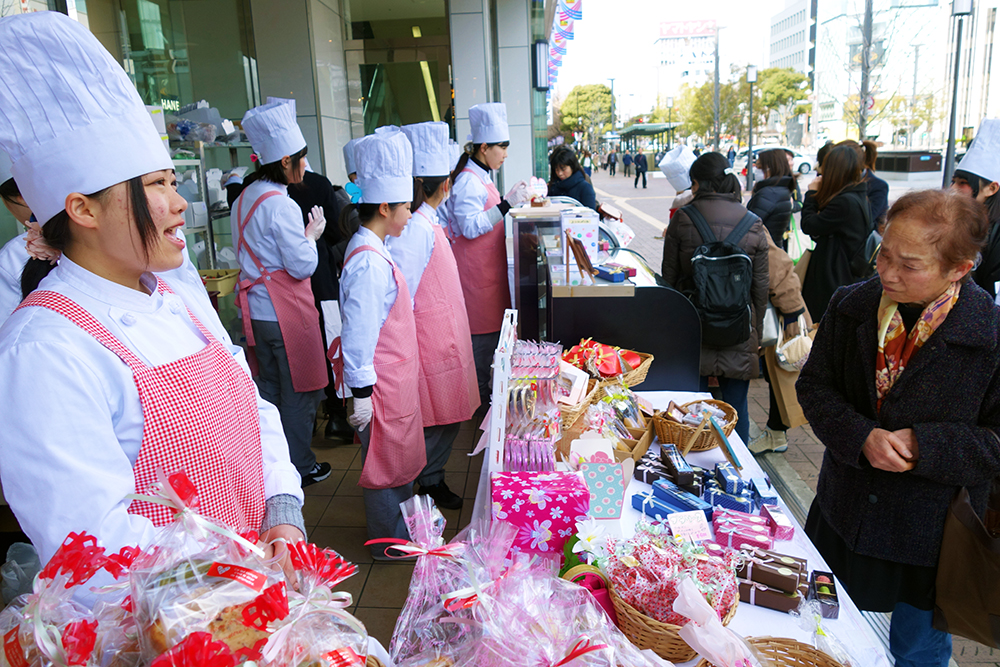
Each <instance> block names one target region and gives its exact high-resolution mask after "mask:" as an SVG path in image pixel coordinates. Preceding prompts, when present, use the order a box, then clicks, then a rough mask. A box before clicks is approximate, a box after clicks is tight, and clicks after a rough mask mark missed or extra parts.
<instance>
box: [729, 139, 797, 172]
mask: <svg viewBox="0 0 1000 667" xmlns="http://www.w3.org/2000/svg"><path fill="white" fill-rule="evenodd" d="M775 148H780V149H781V150H785V151H791V152H792V155H793V160H794V162H793V165H792V169H794V170H795V171H797V172H799V173H800V174H808V173H809V172H810V171H812V170H813V168H814V167H815V166H816V156H815V155H804V154H802V153H800V152H799V151H797V150H794V149H792V148H785V147H784V146H754V148H753V156H754V160H756V159H757V156H758V155H759V154H760V153H761V151H769V150H773V149H775ZM734 167H735V168H736V169H737V170H738V171H739V173H740V174H741V175H743V176H746V175H747V151H746V149H745V148H744V149H743V150H741V151H740V152H739V153H737V154H736V162H735V164H734Z"/></svg>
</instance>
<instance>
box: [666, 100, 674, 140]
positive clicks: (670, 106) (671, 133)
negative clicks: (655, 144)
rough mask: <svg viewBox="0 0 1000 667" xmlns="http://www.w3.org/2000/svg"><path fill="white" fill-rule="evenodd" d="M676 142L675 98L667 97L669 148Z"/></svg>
mask: <svg viewBox="0 0 1000 667" xmlns="http://www.w3.org/2000/svg"><path fill="white" fill-rule="evenodd" d="M673 143H674V98H672V97H668V98H667V150H668V151H669V150H670V149H671V148H672V147H673Z"/></svg>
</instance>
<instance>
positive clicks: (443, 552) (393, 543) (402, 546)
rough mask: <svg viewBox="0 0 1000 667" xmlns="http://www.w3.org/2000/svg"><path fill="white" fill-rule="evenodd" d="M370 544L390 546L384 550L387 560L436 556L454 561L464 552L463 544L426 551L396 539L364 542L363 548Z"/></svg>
mask: <svg viewBox="0 0 1000 667" xmlns="http://www.w3.org/2000/svg"><path fill="white" fill-rule="evenodd" d="M370 544H388V545H390V546H388V547H386V548H385V555H386V556H388V557H389V558H409V557H410V556H438V557H439V558H447V559H448V560H455V559H457V558H458V557H459V556H461V555H462V553H463V552H464V551H465V543H464V542H455V543H453V544H443V545H441V546H439V547H434V548H433V549H428V548H426V547H422V546H420V545H419V544H417V543H416V542H409V541H407V540H401V539H399V538H396V537H382V538H379V539H377V540H368V541H367V542H365V546H368V545H370ZM390 549H395V550H396V551H398V552H399V555H395V556H394V555H393V554H391V553H389V550H390Z"/></svg>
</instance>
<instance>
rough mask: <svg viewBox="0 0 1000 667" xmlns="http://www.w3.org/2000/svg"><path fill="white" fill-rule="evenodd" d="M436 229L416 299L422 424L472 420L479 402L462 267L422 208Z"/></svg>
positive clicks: (443, 235) (414, 301) (437, 226)
mask: <svg viewBox="0 0 1000 667" xmlns="http://www.w3.org/2000/svg"><path fill="white" fill-rule="evenodd" d="M414 215H419V216H421V217H422V218H424V219H426V220H427V221H428V222H429V223H430V224H431V227H432V228H433V230H434V250H433V251H432V252H431V257H430V259H429V260H428V262H427V267H426V268H425V269H424V273H423V275H422V276H421V278H420V285H419V286H418V287H417V294H416V296H415V297H414V299H413V316H414V319H415V320H416V325H417V341H418V343H419V345H420V411H421V413H422V414H423V416H424V426H441V425H445V424H456V423H458V422H463V421H465V420H466V419H471V418H472V415H473V413H474V412H475V411H476V408H478V407H479V382H478V380H477V379H476V365H475V363H474V362H473V359H472V337H471V336H470V335H469V318H468V316H467V315H466V310H465V297H464V296H463V295H462V289H461V287H460V285H461V281H460V280H459V277H458V266H457V265H456V264H455V256H454V255H453V254H452V252H451V245H450V244H449V243H448V237H447V236H445V233H444V230H443V229H442V228H441V225H438V224H436V223H435V222H434V221H433V220H431V219H430V218H427V216H426V215H424V214H423V213H421V212H420V211H419V210H417V212H416V213H415V214H414Z"/></svg>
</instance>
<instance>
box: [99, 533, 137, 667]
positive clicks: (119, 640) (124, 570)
mask: <svg viewBox="0 0 1000 667" xmlns="http://www.w3.org/2000/svg"><path fill="white" fill-rule="evenodd" d="M139 554H140V551H139V548H138V547H123V548H122V549H121V551H119V552H118V553H115V554H110V555H109V556H108V558H107V562H106V563H105V565H104V569H105V570H107V571H108V572H109V573H110V574H111V576H112V577H114V579H115V582H116V583H115V584H114V585H112V586H109V587H107V588H108V590H105V591H99V593H101V594H100V597H99V598H98V600H97V602H96V603H95V604H94V618H96V619H97V644H96V645H95V646H94V664H95V665H97V666H99V667H139V665H140V664H142V653H141V651H140V649H139V629H138V628H137V627H136V624H135V616H134V615H133V614H132V596H131V595H128V592H129V583H128V582H129V569H130V568H131V567H132V564H133V563H134V562H135V560H136V559H137V558H138V557H139ZM123 596H124V597H123Z"/></svg>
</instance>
